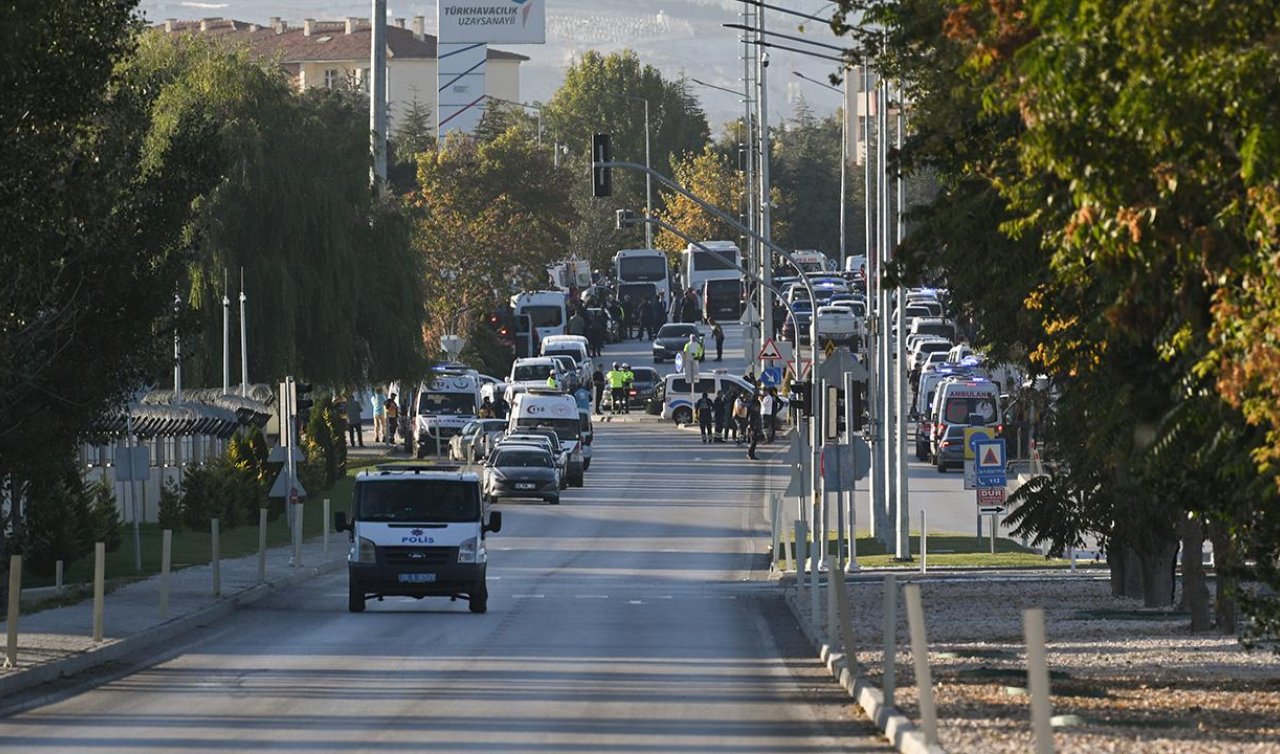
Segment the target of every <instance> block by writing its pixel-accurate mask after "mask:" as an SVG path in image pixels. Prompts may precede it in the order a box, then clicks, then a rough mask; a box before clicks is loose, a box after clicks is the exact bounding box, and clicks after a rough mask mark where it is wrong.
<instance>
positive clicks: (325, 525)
mask: <svg viewBox="0 0 1280 754" xmlns="http://www.w3.org/2000/svg"><path fill="white" fill-rule="evenodd" d="M320 524H321V526H320V528H321V529H324V546H323V547H321V549H320V554H321V555H324V557H325V559H326V560H328V559H329V498H327V497H326V498H325V499H324V510H323V512H322V513H321V517H320Z"/></svg>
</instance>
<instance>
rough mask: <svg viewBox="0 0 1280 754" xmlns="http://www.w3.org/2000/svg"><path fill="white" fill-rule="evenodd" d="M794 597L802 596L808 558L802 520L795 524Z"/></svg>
mask: <svg viewBox="0 0 1280 754" xmlns="http://www.w3.org/2000/svg"><path fill="white" fill-rule="evenodd" d="M795 535H796V548H795V561H796V599H800V598H802V597H804V564H805V563H806V562H807V561H808V560H809V541H808V537H809V532H808V527H807V526H806V525H805V523H804V522H803V521H797V522H796V524H795Z"/></svg>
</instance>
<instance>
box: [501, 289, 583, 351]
mask: <svg viewBox="0 0 1280 754" xmlns="http://www.w3.org/2000/svg"><path fill="white" fill-rule="evenodd" d="M511 313H512V315H513V316H515V317H516V318H517V319H519V317H520V315H522V314H525V315H528V316H529V320H530V324H532V325H533V329H534V331H535V332H536V333H537V335H538V338H539V339H542V338H546V337H548V336H550V335H564V328H565V325H566V324H568V321H569V314H568V312H567V310H566V308H565V296H564V294H563V293H561V292H560V291H525V292H524V293H517V294H516V295H514V296H512V297H511Z"/></svg>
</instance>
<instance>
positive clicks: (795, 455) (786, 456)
mask: <svg viewBox="0 0 1280 754" xmlns="http://www.w3.org/2000/svg"><path fill="white" fill-rule="evenodd" d="M805 455H806V454H805V453H803V452H802V451H801V449H800V433H799V432H796V433H794V434H792V435H791V446H790V447H788V448H787V451H786V452H785V453H783V454H782V460H783V461H784V462H785V463H786V464H787V465H788V466H799V465H800V464H801V463H802V462H803V461H804V459H805Z"/></svg>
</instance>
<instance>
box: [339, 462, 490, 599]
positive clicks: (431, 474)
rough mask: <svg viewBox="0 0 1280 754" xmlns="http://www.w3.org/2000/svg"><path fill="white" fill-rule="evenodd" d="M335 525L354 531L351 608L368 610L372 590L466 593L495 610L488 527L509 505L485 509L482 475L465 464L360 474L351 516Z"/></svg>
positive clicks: (378, 593)
mask: <svg viewBox="0 0 1280 754" xmlns="http://www.w3.org/2000/svg"><path fill="white" fill-rule="evenodd" d="M333 528H334V529H335V530H337V531H346V532H350V541H351V549H350V551H349V552H348V553H347V580H348V581H347V583H348V587H347V591H348V597H347V609H348V610H349V611H351V612H353V613H360V612H364V609H365V603H366V602H367V601H368V600H369V599H370V598H377V599H379V600H381V599H382V598H383V597H413V598H415V599H422V598H423V597H449V598H450V599H459V598H462V599H466V600H467V601H468V603H469V604H470V608H471V612H473V613H483V612H485V611H486V610H488V601H489V588H488V585H487V584H486V582H485V576H486V569H487V566H488V561H489V557H488V550H487V548H486V547H485V535H486V534H487V533H489V532H495V533H496V532H497V531H499V530H500V529H501V528H502V513H501V512H498V511H494V512H492V513H489V512H488V511H486V510H485V506H484V501H483V500H482V499H481V496H480V477H479V475H477V474H476V473H475V472H473V471H464V470H462V469H461V468H460V467H458V466H445V465H440V466H428V465H409V464H388V465H383V466H379V467H377V469H375V470H372V471H362V472H360V473H359V474H357V475H356V483H355V490H354V491H353V492H352V495H351V516H350V518H348V517H347V514H346V513H345V512H341V511H340V512H338V513H335V514H334V516H333Z"/></svg>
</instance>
